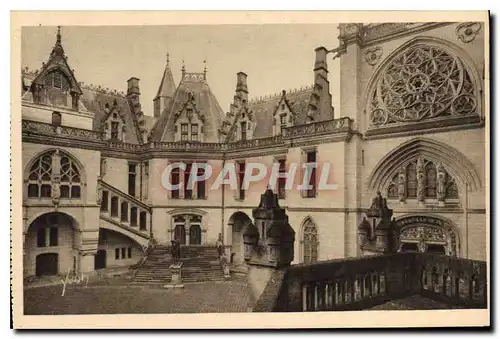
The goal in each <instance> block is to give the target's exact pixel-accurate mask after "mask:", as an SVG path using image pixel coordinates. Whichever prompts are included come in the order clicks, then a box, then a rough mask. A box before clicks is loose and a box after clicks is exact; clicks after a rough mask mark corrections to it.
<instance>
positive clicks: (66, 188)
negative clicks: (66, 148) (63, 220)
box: [28, 151, 82, 199]
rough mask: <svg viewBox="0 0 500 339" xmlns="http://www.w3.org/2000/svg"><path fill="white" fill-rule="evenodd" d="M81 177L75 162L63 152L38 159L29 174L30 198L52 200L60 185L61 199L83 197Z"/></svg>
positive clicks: (51, 153)
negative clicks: (55, 186)
mask: <svg viewBox="0 0 500 339" xmlns="http://www.w3.org/2000/svg"><path fill="white" fill-rule="evenodd" d="M81 184H82V183H81V175H80V170H79V168H78V166H77V165H76V162H75V160H73V159H72V157H70V156H69V155H66V154H65V153H63V152H61V151H52V152H49V153H45V154H43V155H41V156H40V157H38V158H37V159H36V160H35V161H34V162H33V164H32V165H31V167H30V169H29V173H28V198H50V197H51V196H52V192H53V189H54V185H59V187H58V188H59V190H60V198H66V199H79V198H80V197H81Z"/></svg>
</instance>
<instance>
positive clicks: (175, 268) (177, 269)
mask: <svg viewBox="0 0 500 339" xmlns="http://www.w3.org/2000/svg"><path fill="white" fill-rule="evenodd" d="M169 268H170V272H172V278H171V283H170V284H167V285H164V286H163V287H165V288H183V287H184V284H183V283H182V263H178V264H172V265H170V267H169Z"/></svg>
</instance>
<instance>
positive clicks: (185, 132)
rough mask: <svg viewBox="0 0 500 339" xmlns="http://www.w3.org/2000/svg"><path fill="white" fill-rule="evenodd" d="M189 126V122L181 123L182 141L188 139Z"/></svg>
mask: <svg viewBox="0 0 500 339" xmlns="http://www.w3.org/2000/svg"><path fill="white" fill-rule="evenodd" d="M188 127H189V124H181V141H188V138H189V134H188Z"/></svg>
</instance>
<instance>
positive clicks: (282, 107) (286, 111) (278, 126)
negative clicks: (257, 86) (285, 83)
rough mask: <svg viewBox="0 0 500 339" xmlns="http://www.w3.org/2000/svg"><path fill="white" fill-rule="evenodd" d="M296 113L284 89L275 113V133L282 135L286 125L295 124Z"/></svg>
mask: <svg viewBox="0 0 500 339" xmlns="http://www.w3.org/2000/svg"><path fill="white" fill-rule="evenodd" d="M294 121H295V114H294V112H293V109H292V105H291V103H290V102H289V101H288V99H287V97H286V91H285V90H283V92H282V96H281V99H280V101H279V102H278V104H277V105H276V109H275V110H274V113H273V135H280V134H282V133H283V130H284V129H285V128H286V127H290V126H293V124H294Z"/></svg>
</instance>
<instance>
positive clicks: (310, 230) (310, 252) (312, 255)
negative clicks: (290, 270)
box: [303, 219, 318, 264]
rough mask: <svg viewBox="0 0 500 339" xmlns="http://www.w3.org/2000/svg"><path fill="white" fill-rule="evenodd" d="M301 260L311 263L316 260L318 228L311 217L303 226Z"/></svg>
mask: <svg viewBox="0 0 500 339" xmlns="http://www.w3.org/2000/svg"><path fill="white" fill-rule="evenodd" d="M303 239H304V240H303V262H304V264H311V263H314V262H316V261H318V229H317V228H316V225H315V224H314V223H313V222H312V220H311V219H307V220H306V222H305V223H304V226H303Z"/></svg>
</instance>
